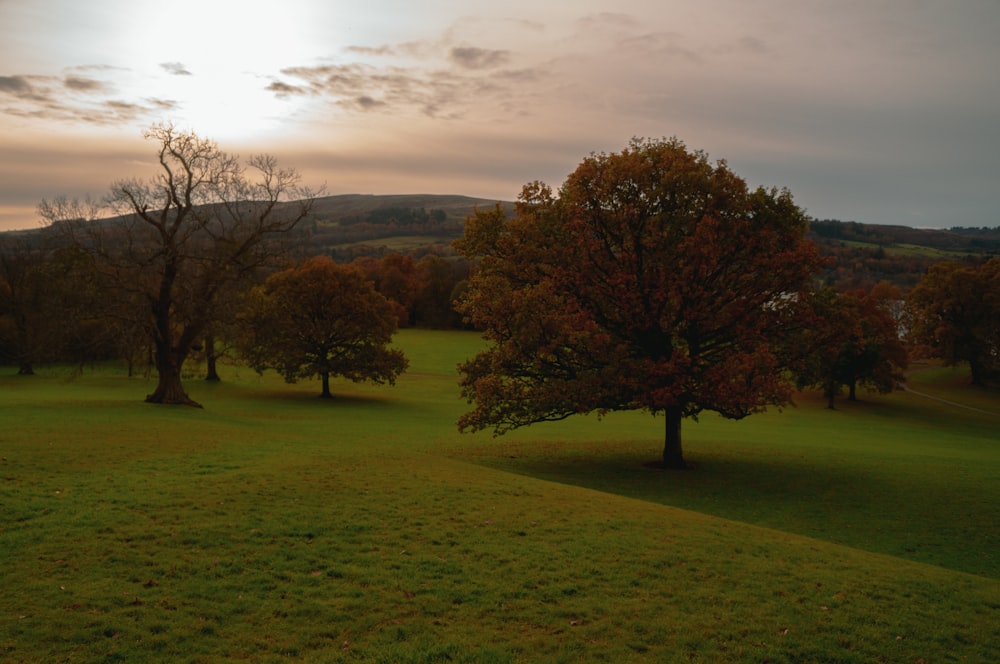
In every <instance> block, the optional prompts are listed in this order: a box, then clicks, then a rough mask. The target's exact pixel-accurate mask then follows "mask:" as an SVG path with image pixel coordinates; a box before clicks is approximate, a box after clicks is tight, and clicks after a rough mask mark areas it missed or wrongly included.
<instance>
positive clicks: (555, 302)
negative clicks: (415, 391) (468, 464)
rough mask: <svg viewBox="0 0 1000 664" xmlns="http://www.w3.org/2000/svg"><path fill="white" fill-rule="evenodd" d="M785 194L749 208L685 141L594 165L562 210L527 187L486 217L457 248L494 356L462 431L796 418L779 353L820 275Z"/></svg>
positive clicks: (767, 192)
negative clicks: (788, 411)
mask: <svg viewBox="0 0 1000 664" xmlns="http://www.w3.org/2000/svg"><path fill="white" fill-rule="evenodd" d="M806 231H807V220H806V218H805V216H804V213H803V212H802V210H801V209H799V208H798V207H797V206H796V205H795V204H794V202H793V201H792V197H791V195H790V194H789V193H788V192H787V191H784V190H782V191H779V190H775V189H763V188H759V189H756V190H751V189H749V188H748V187H747V185H746V183H745V182H744V181H743V180H742V179H740V178H739V177H737V176H736V175H735V174H734V173H733V172H732V171H730V170H729V168H728V166H727V165H726V163H725V162H724V161H719V162H717V163H715V164H712V163H710V162H709V161H708V158H707V156H706V155H705V154H704V153H702V152H700V151H689V150H688V149H687V148H686V147H685V145H684V144H683V143H682V142H680V141H679V140H677V139H670V140H662V141H647V140H638V139H636V140H634V141H632V143H631V144H630V145H629V147H628V148H626V149H625V150H623V151H622V152H621V153H616V154H595V155H592V156H590V157H589V158H587V159H585V160H584V161H583V162H582V163H581V164H580V166H579V167H578V168H577V170H576V171H575V172H574V173H573V174H571V175H570V176H569V178H568V179H567V180H566V182H565V183H564V184H563V186H562V188H561V189H560V190H559V192H558V196H557V195H555V194H554V193H553V192H552V191H551V189H550V188H548V187H547V186H546V185H544V184H542V183H538V182H536V183H532V184H529V185H527V186H526V187H525V188H524V190H523V191H522V194H521V196H520V198H519V201H518V204H517V206H516V214H515V216H514V217H513V218H512V219H507V218H506V216H505V214H504V213H503V211H502V209H501V208H500V207H499V206H498V207H496V208H494V209H493V210H484V211H478V212H477V213H476V214H475V215H474V216H473V217H471V218H470V219H469V220H468V222H467V225H466V230H465V236H464V237H463V238H462V239H461V240H459V241H458V242H457V243H456V248H457V249H458V250H459V251H461V252H462V253H464V254H465V255H466V256H467V257H469V258H473V257H479V258H480V263H479V266H478V268H477V269H476V271H475V273H474V274H473V276H472V279H471V281H470V287H469V289H468V291H467V293H466V295H465V297H464V298H463V300H462V302H461V304H460V310H461V311H462V312H463V313H464V315H465V316H466V317H467V319H468V320H469V321H470V322H471V323H472V324H474V325H476V326H477V327H479V328H481V329H483V330H484V332H485V335H486V337H487V339H488V340H489V341H490V342H491V345H490V347H489V349H488V350H486V351H484V352H483V353H481V354H479V355H478V356H476V357H475V358H473V359H471V360H470V361H468V362H466V363H465V364H464V365H462V366H461V372H462V375H463V377H462V383H461V384H462V390H463V394H464V396H465V397H466V398H467V399H468V400H469V402H470V403H473V404H474V405H475V407H474V409H473V410H472V411H471V412H469V413H467V414H465V415H464V416H463V417H462V418H461V419H460V421H459V427H460V428H461V429H463V430H477V429H484V428H492V429H493V430H494V432H495V433H498V434H501V433H504V432H507V431H509V430H511V429H514V428H517V427H520V426H524V425H527V424H531V423H534V422H540V421H546V420H559V419H563V418H566V417H569V416H571V415H574V414H577V413H588V412H594V411H596V412H598V413H604V412H607V411H612V410H634V409H638V410H646V411H649V412H651V413H654V414H656V413H665V415H666V422H667V423H666V439H665V446H664V453H663V458H664V463H665V464H666V465H667V466H671V467H683V466H684V465H685V462H684V459H683V453H682V447H681V440H680V423H681V420H682V418H684V417H695V416H697V415H698V414H699V413H700V412H702V411H704V410H710V411H715V412H718V413H720V414H722V415H723V416H725V417H729V418H737V419H738V418H742V417H745V416H747V415H749V414H751V413H754V412H758V411H760V410H762V409H764V408H765V407H766V406H767V405H769V404H783V403H786V402H788V400H789V398H790V396H791V391H792V386H791V385H790V383H789V381H788V379H787V375H786V373H785V371H784V368H785V366H786V361H787V358H786V357H784V356H783V351H782V350H781V349H782V348H785V346H783V345H782V344H781V343H779V342H780V340H781V339H782V338H783V337H784V336H785V335H786V334H788V333H789V332H790V331H792V330H795V329H797V328H798V327H800V326H801V324H802V319H801V318H800V316H801V309H802V307H801V306H800V298H799V297H798V294H799V293H800V292H801V291H803V290H804V289H806V288H807V287H808V285H809V282H810V278H811V277H812V275H813V274H814V273H815V272H816V270H817V269H818V267H819V262H820V259H819V256H818V253H817V251H816V248H815V245H814V244H813V243H811V242H809V241H807V240H806V239H805V233H806Z"/></svg>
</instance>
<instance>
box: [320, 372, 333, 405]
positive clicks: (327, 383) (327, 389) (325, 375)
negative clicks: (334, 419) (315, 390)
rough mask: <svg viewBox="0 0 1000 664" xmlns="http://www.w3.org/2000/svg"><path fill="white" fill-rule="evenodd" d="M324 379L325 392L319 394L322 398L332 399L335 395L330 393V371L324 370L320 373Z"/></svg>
mask: <svg viewBox="0 0 1000 664" xmlns="http://www.w3.org/2000/svg"><path fill="white" fill-rule="evenodd" d="M320 377H321V378H322V380H323V392H322V393H321V394H320V395H319V396H320V398H321V399H332V398H333V395H332V394H331V393H330V373H329V372H327V371H324V372H323V373H321V374H320Z"/></svg>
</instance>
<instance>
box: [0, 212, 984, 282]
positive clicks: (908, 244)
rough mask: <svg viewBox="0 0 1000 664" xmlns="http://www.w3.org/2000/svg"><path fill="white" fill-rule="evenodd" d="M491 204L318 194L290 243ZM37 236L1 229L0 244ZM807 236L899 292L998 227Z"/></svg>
mask: <svg viewBox="0 0 1000 664" xmlns="http://www.w3.org/2000/svg"><path fill="white" fill-rule="evenodd" d="M497 202H500V203H501V204H502V205H503V206H504V207H505V209H506V210H507V211H508V214H513V208H514V204H513V202H511V201H494V200H491V199H485V198H474V197H471V196H462V195H442V194H397V195H373V194H342V195H336V196H325V197H322V198H319V199H317V200H316V201H315V204H314V207H313V212H312V214H311V215H310V216H309V217H308V218H306V219H305V220H304V221H303V222H302V223H300V224H299V226H298V227H297V229H296V231H295V232H294V234H293V236H292V237H293V243H294V245H295V248H296V250H297V251H299V252H300V253H302V254H304V255H314V254H327V255H330V256H332V257H333V258H334V259H336V260H338V261H341V262H349V261H351V260H354V259H355V258H357V257H359V256H383V255H385V254H388V253H392V252H396V253H401V254H410V255H415V256H421V255H426V254H437V255H448V254H450V253H451V248H450V244H451V242H452V241H453V240H455V239H456V238H458V237H460V236H461V235H462V228H463V224H464V222H465V219H466V217H467V216H469V215H470V214H472V213H473V211H474V210H475V209H477V208H479V209H487V208H491V207H492V206H494V205H495V204H496V203H497ZM108 221H113V220H108ZM43 231H44V229H36V230H30V231H7V232H5V233H0V239H2V238H3V237H5V236H10V237H13V236H14V235H15V234H16V235H18V236H19V237H22V238H24V237H30V236H35V235H40V234H41V233H42V232H43ZM810 237H811V238H812V239H813V240H814V241H816V242H817V244H819V246H820V249H821V251H822V252H823V254H824V255H825V256H827V257H829V258H830V260H831V264H830V266H829V267H828V268H827V269H826V270H825V271H824V273H823V274H822V275H821V279H822V280H823V282H824V283H826V284H828V285H832V286H835V287H837V288H839V289H842V290H846V289H852V288H870V287H871V286H873V285H874V284H876V283H878V282H879V281H888V282H890V283H893V284H895V285H897V286H899V287H900V288H902V289H903V290H904V291H905V290H908V289H910V288H912V287H913V286H915V285H916V283H917V282H918V281H919V280H920V277H921V275H923V274H924V272H926V271H927V269H928V268H929V267H930V266H931V265H933V264H934V263H936V262H939V261H942V260H968V261H980V260H983V259H984V258H986V257H988V256H992V255H997V254H1000V227H997V228H951V229H923V228H911V227H908V226H888V225H879V224H865V223H859V222H855V221H837V220H831V219H822V220H813V221H812V222H811V224H810Z"/></svg>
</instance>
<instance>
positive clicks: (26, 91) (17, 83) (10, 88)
mask: <svg viewBox="0 0 1000 664" xmlns="http://www.w3.org/2000/svg"><path fill="white" fill-rule="evenodd" d="M50 80H51V79H50V78H49V77H47V76H0V93H5V94H8V95H10V96H11V97H14V98H16V99H20V100H22V101H26V102H45V101H47V100H48V98H49V95H48V94H47V93H46V92H45V89H44V86H45V85H46V84H47V83H46V82H47V81H50Z"/></svg>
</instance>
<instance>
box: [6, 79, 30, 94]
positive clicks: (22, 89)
mask: <svg viewBox="0 0 1000 664" xmlns="http://www.w3.org/2000/svg"><path fill="white" fill-rule="evenodd" d="M0 92H6V93H7V94H12V95H16V96H19V97H20V96H24V95H26V94H30V93H31V84H30V83H28V79H27V77H25V76H0Z"/></svg>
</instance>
